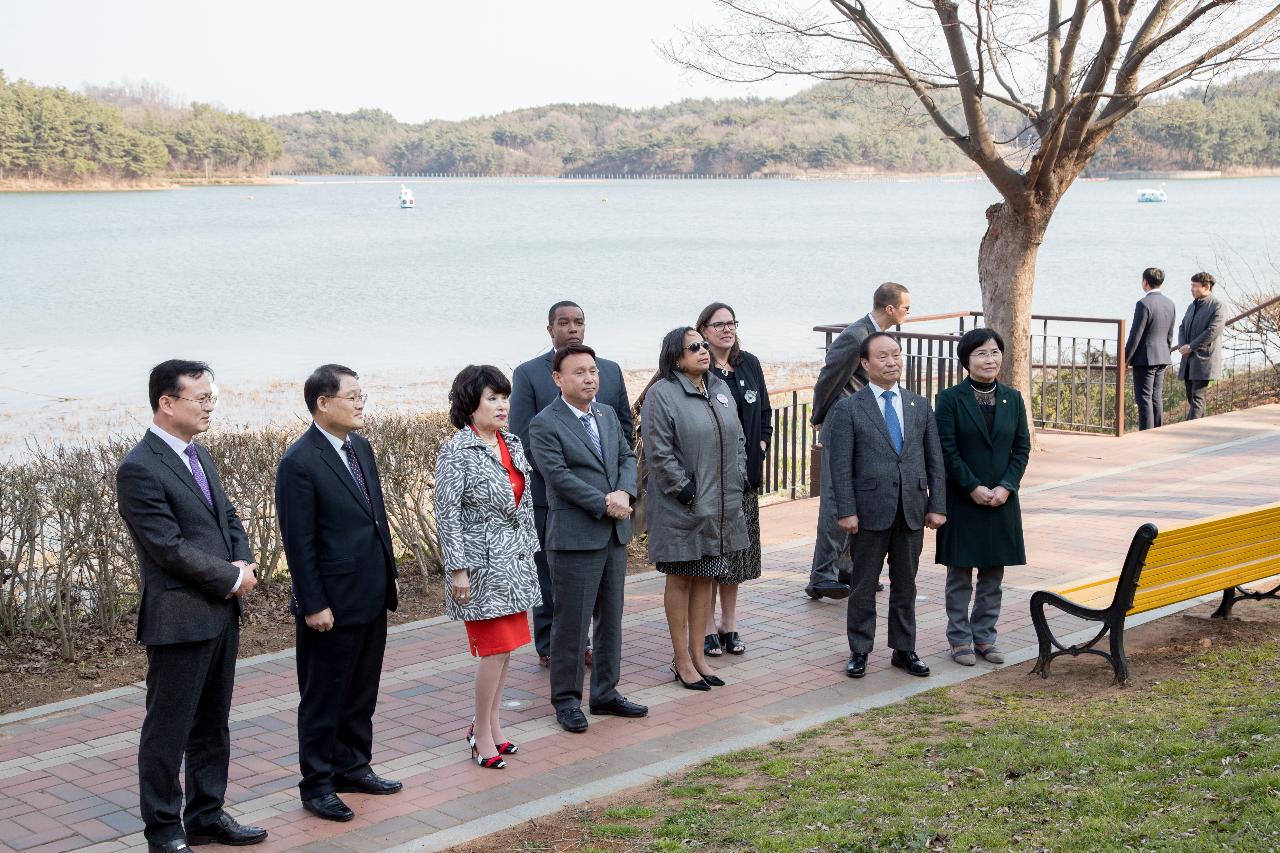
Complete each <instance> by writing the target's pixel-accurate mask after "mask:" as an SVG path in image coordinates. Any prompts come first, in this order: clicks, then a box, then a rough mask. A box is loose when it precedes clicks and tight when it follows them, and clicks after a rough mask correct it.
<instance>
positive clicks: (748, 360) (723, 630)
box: [697, 302, 773, 657]
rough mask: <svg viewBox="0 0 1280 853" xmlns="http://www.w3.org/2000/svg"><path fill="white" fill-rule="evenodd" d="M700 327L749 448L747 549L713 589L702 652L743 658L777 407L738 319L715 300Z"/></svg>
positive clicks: (745, 501)
mask: <svg viewBox="0 0 1280 853" xmlns="http://www.w3.org/2000/svg"><path fill="white" fill-rule="evenodd" d="M697 329H698V331H699V332H700V333H701V334H702V335H703V337H705V338H706V340H707V342H708V343H709V344H711V372H712V375H714V376H715V377H716V378H717V379H720V380H721V381H723V382H724V383H725V384H726V385H727V386H729V390H730V391H731V392H732V394H733V403H734V408H735V409H736V410H737V413H738V422H739V423H741V424H742V433H743V436H744V437H745V439H746V449H747V489H746V490H745V491H744V492H743V501H742V511H743V514H744V516H745V517H746V522H747V537H748V538H749V540H750V543H749V544H748V545H747V547H746V548H744V549H742V550H741V551H737V552H735V553H733V554H730V555H729V557H728V562H729V571H728V572H726V573H725V574H724V575H722V576H720V577H719V578H717V579H716V580H717V584H716V585H715V586H713V587H712V588H711V607H710V608H709V609H708V611H707V620H706V622H707V627H706V637H705V638H704V639H703V642H702V649H703V653H704V654H707V655H710V656H711V657H719V656H720V655H722V654H723V653H724V652H728V653H729V654H731V655H740V654H742V653H743V652H745V651H746V650H747V646H746V644H745V643H743V642H742V639H741V638H740V637H739V636H738V626H737V615H738V584H740V583H742V582H743V581H749V580H755V579H756V578H758V577H760V499H759V496H758V493H759V491H760V483H761V481H762V480H763V479H764V458H765V453H766V452H767V451H768V449H769V439H770V438H771V437H772V436H773V409H772V407H770V405H769V389H768V388H767V387H765V384H764V370H763V369H762V368H761V367H760V360H759V359H758V358H756V357H755V356H754V355H752V354H751V353H749V352H747V351H745V350H744V349H742V345H741V343H740V342H739V340H738V317H737V315H736V314H734V313H733V309H732V308H730V307H729V306H728V305H726V304H724V303H723V302H712V303H711V304H710V305H708V306H707V307H706V308H703V309H702V313H701V314H699V315H698V322H697ZM717 592H718V593H719V598H720V624H719V625H718V626H717V625H716V597H717Z"/></svg>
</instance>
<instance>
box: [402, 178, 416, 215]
mask: <svg viewBox="0 0 1280 853" xmlns="http://www.w3.org/2000/svg"><path fill="white" fill-rule="evenodd" d="M413 206H414V201H413V190H411V189H409V188H408V187H406V186H405V185H404V184H401V185H400V208H401V209H402V210H410V209H412V208H413Z"/></svg>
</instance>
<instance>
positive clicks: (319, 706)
mask: <svg viewBox="0 0 1280 853" xmlns="http://www.w3.org/2000/svg"><path fill="white" fill-rule="evenodd" d="M302 396H303V399H304V400H306V403H307V409H308V410H310V412H311V416H312V418H313V419H314V423H312V425H311V428H310V429H308V430H307V431H306V432H305V433H303V434H302V436H301V437H300V438H299V439H298V440H297V441H295V442H294V443H293V444H292V445H290V446H289V449H288V450H286V451H285V454H284V456H283V457H282V458H281V460H280V467H279V469H278V470H277V472H276V514H277V516H278V517H279V519H280V531H281V533H282V534H283V536H284V552H285V558H286V559H287V560H288V563H289V577H290V578H291V579H292V581H293V601H292V606H291V609H292V611H293V616H294V628H295V635H296V637H297V649H298V651H297V664H298V692H299V693H300V697H299V701H298V766H299V768H300V769H301V770H302V782H301V784H300V785H299V786H298V789H299V793H300V794H301V796H302V805H303V807H304V808H306V809H307V811H309V812H311V813H312V814H314V815H317V816H318V817H322V818H324V819H325V820H336V821H346V820H351V818H352V817H353V816H354V815H353V812H352V811H351V809H350V808H348V807H347V805H346V804H345V803H344V802H342V800H341V799H340V798H339V797H338V794H340V793H348V792H351V793H361V794H394V793H396V792H397V791H399V790H400V783H399V782H396V781H393V780H391V779H383V778H382V777H380V776H378V775H377V774H375V773H374V772H373V769H372V768H371V767H370V766H369V762H370V759H371V758H372V756H373V711H374V708H375V706H376V705H377V701H378V682H379V680H380V679H381V677H382V656H383V652H384V651H385V650H386V645H387V611H388V610H395V609H396V605H397V603H398V597H397V593H398V590H397V588H396V561H395V555H394V552H393V551H392V548H391V529H390V528H389V527H388V525H387V510H386V507H385V505H384V504H383V499H382V486H381V484H380V482H379V480H378V465H377V463H376V462H375V461H374V458H373V449H372V448H371V447H370V446H369V442H368V441H366V440H365V439H364V438H363V437H362V436H360V435H359V433H358V431H359V430H360V429H362V428H363V427H364V404H365V401H366V400H367V399H368V398H367V397H366V396H365V395H364V394H363V393H362V392H361V390H360V377H358V376H357V375H356V372H355V371H354V370H352V369H351V368H349V367H343V366H342V365H340V364H325V365H321V366H320V367H318V368H316V370H315V372H314V373H312V374H311V376H309V377H308V378H307V381H306V383H305V384H304V385H303V389H302Z"/></svg>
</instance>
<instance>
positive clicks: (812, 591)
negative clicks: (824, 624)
mask: <svg viewBox="0 0 1280 853" xmlns="http://www.w3.org/2000/svg"><path fill="white" fill-rule="evenodd" d="M804 594H805V595H807V596H809V597H810V598H812V599H813V600H814V601H818V600H819V599H821V598H822V593H820V592H818V591H817V590H816V589H814V588H813V587H811V586H806V587H805V588H804Z"/></svg>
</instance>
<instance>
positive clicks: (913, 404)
mask: <svg viewBox="0 0 1280 853" xmlns="http://www.w3.org/2000/svg"><path fill="white" fill-rule="evenodd" d="M900 390H901V392H902V453H901V454H898V453H897V452H896V451H895V450H894V449H893V443H892V442H891V441H890V440H889V429H888V427H886V426H885V423H884V415H883V414H881V412H880V404H879V403H878V402H877V401H876V397H875V394H873V393H872V392H871V389H870V388H869V387H864V388H862V389H860V390H859V391H858V392H857V393H856V394H854V395H853V396H852V397H845V398H844V399H843V400H841V401H840V402H839V403H837V404H836V405H835V408H833V409H832V410H831V414H830V415H829V418H830V423H828V424H827V426H826V430H825V432H824V433H823V435H824V438H825V439H826V441H825V447H826V451H827V453H829V454H831V488H832V491H833V493H834V494H835V498H836V514H837V515H836V517H837V518H845V517H846V516H850V515H856V516H857V517H858V527H859V529H866V530H888V529H889V528H891V527H892V526H893V521H894V519H895V518H896V517H897V514H898V503H899V501H901V503H902V515H903V518H904V520H905V521H906V523H907V526H908V527H910V528H911V529H912V530H919V529H920V528H921V527H922V526H923V525H924V516H925V513H927V512H937V513H945V512H946V511H947V487H946V482H947V475H946V471H945V470H944V468H943V464H942V448H941V446H940V445H939V444H938V427H937V424H936V423H934V419H933V412H932V411H931V410H930V409H929V401H928V400H926V399H925V398H924V397H921V396H920V395H919V394H915V393H913V392H911V391H908V390H906V389H900Z"/></svg>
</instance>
